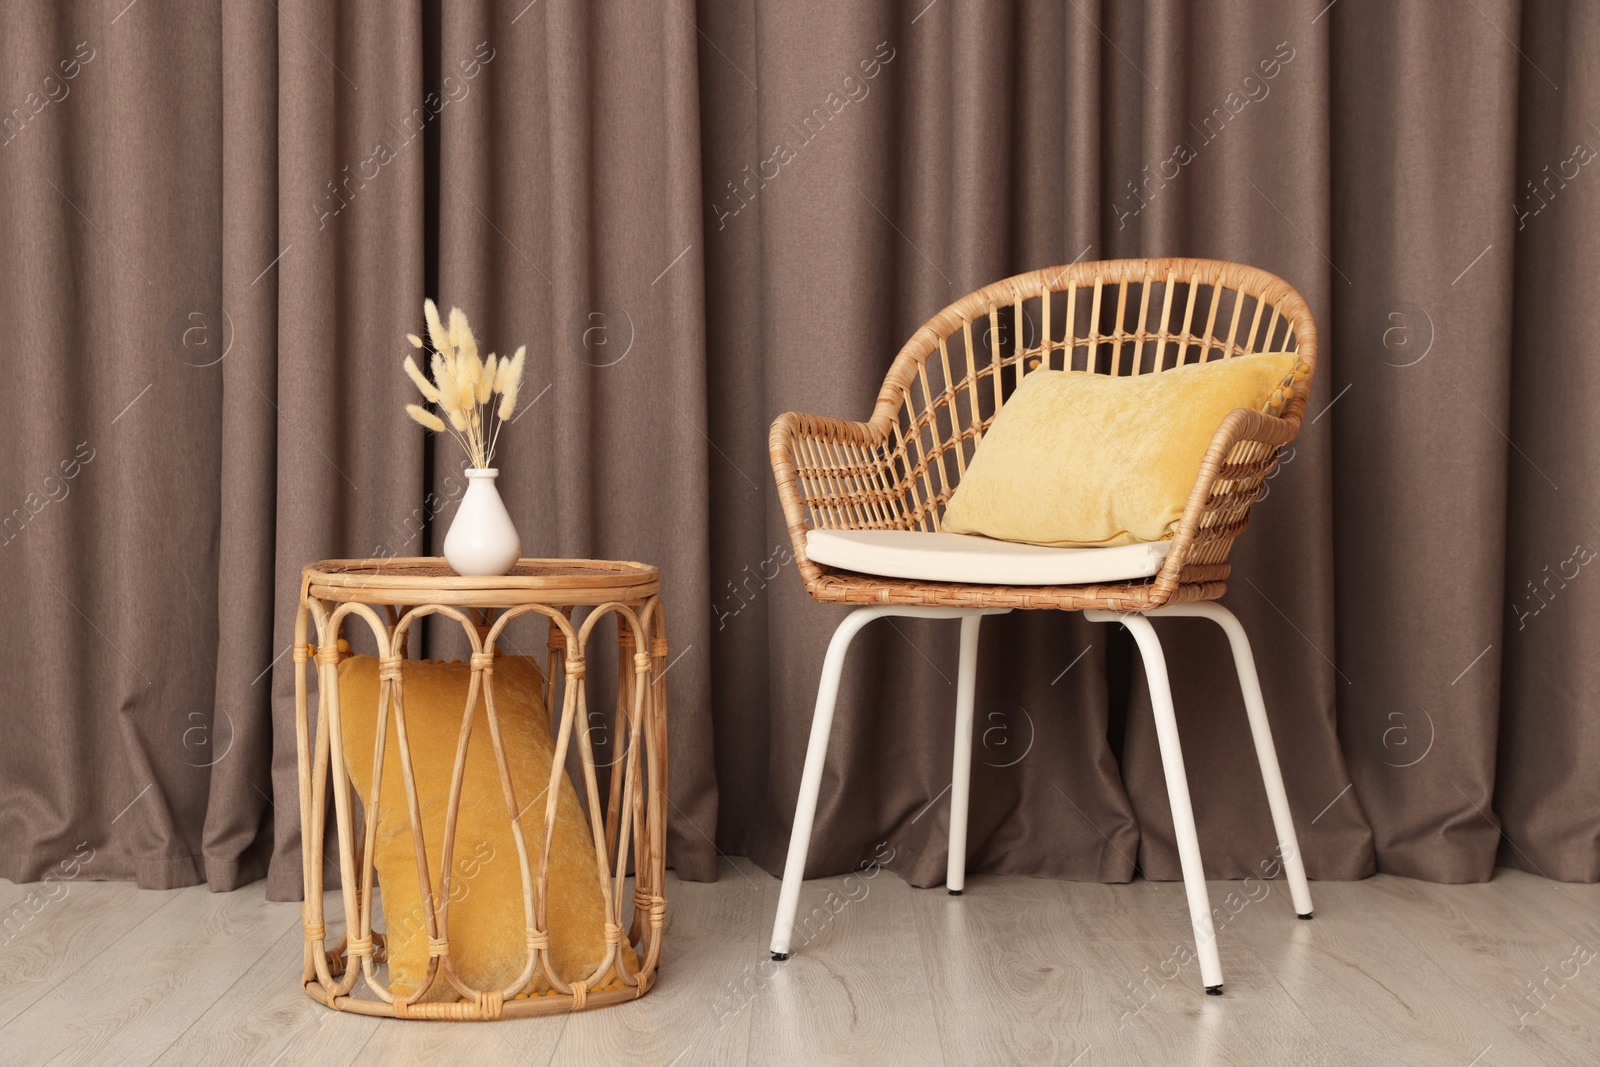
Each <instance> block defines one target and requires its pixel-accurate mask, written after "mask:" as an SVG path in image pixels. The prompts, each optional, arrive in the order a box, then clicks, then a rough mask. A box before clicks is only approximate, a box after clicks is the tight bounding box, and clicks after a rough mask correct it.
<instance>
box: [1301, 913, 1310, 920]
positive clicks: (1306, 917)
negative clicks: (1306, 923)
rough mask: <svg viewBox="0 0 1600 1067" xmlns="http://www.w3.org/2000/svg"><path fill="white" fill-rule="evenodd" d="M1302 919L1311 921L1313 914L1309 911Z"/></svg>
mask: <svg viewBox="0 0 1600 1067" xmlns="http://www.w3.org/2000/svg"><path fill="white" fill-rule="evenodd" d="M1300 918H1302V919H1310V918H1311V913H1310V912H1309V911H1308V912H1306V913H1305V914H1304V915H1302V916H1300Z"/></svg>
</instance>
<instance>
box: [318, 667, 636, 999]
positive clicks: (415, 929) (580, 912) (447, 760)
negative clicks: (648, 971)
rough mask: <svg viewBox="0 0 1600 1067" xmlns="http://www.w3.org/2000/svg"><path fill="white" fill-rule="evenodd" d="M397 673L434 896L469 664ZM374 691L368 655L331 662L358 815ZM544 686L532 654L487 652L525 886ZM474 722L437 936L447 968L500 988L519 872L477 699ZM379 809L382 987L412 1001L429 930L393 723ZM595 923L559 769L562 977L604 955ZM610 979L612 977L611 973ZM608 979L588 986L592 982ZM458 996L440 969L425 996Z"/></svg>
mask: <svg viewBox="0 0 1600 1067" xmlns="http://www.w3.org/2000/svg"><path fill="white" fill-rule="evenodd" d="M402 671H403V684H404V691H405V712H406V733H407V736H408V739H409V742H410V743H409V746H408V747H409V748H410V751H411V761H412V771H413V774H414V775H415V779H416V783H417V796H418V803H419V805H420V807H421V809H422V825H423V837H424V840H425V841H426V843H427V849H428V866H429V877H430V878H431V879H432V880H433V883H434V889H435V892H437V891H438V880H439V861H440V856H441V849H442V847H443V842H444V825H445V813H446V808H447V804H448V802H449V797H450V777H451V772H452V770H453V769H454V766H455V755H456V745H457V741H458V738H459V735H460V730H461V716H462V712H463V711H464V710H465V707H466V702H467V689H468V682H469V679H470V676H471V669H470V667H469V666H468V665H467V664H465V663H460V662H455V663H434V662H431V661H428V660H410V659H408V660H406V661H405V662H404V665H403V667H402ZM378 686H379V681H378V661H377V660H376V659H374V658H373V657H371V656H351V657H349V658H347V659H345V660H342V661H341V662H340V664H339V697H340V699H339V709H340V717H341V718H342V720H343V726H344V750H345V765H346V767H347V768H348V769H349V772H350V777H351V778H352V780H353V781H354V782H355V786H356V789H357V791H358V792H359V793H360V794H361V797H362V802H363V804H364V805H365V806H366V807H367V808H368V818H369V819H370V818H371V814H370V808H371V797H372V755H373V748H374V745H375V743H376V739H377V735H376V732H375V731H376V726H377V710H378ZM543 692H544V679H543V676H542V673H541V671H540V670H539V667H538V664H536V663H535V662H534V661H533V660H532V659H530V658H528V657H526V656H500V657H496V659H495V661H494V698H495V699H494V704H495V711H496V713H497V714H498V717H499V720H500V732H501V738H502V740H503V742H504V744H505V748H506V760H507V763H508V765H509V766H510V768H511V780H512V783H513V786H514V787H515V789H516V794H517V804H518V805H519V806H520V807H521V808H522V820H521V821H522V832H523V835H524V838H525V840H526V842H527V846H528V855H529V861H530V865H531V868H532V871H533V874H534V876H535V878H537V875H538V863H539V849H540V847H541V845H542V843H543V841H544V814H545V804H546V802H547V798H546V796H545V791H546V789H547V788H548V787H549V783H550V766H551V763H552V761H553V759H554V755H555V744H554V741H553V739H552V738H551V736H550V719H549V715H548V713H547V712H546V710H545V706H544V699H543ZM474 715H475V717H474V719H473V725H472V740H471V744H470V745H469V747H468V750H467V761H466V773H465V777H464V779H463V781H462V784H461V807H460V813H459V815H458V817H457V821H456V839H455V863H454V869H453V871H452V873H451V890H450V909H449V928H448V931H447V932H448V934H449V939H450V961H451V966H452V967H453V968H454V969H455V971H456V973H457V974H458V975H459V976H460V977H461V978H462V979H464V980H465V981H466V982H467V983H468V984H470V985H471V986H472V987H473V988H475V989H481V990H496V989H504V988H505V987H507V986H509V985H510V984H511V982H513V981H514V980H515V979H516V978H517V976H518V975H520V974H521V973H522V970H523V967H524V966H525V964H526V959H527V946H526V941H525V935H524V925H523V897H522V868H521V864H520V861H519V860H518V857H517V848H516V841H515V839H514V838H513V837H512V835H511V824H510V822H509V820H508V819H507V818H506V805H505V798H504V795H503V793H502V792H501V788H500V772H499V768H498V765H497V763H496V760H495V755H494V747H493V743H492V741H491V739H490V736H489V720H488V711H487V709H486V708H485V705H484V700H483V695H482V693H481V691H480V693H479V696H478V705H477V708H476V710H475V712H474ZM379 801H380V806H381V810H380V812H379V814H378V819H377V841H376V847H375V853H374V865H375V867H376V868H377V875H378V882H379V886H380V887H381V889H382V894H383V910H384V921H385V924H386V926H387V930H386V933H385V936H386V939H387V947H388V955H389V987H390V989H391V990H392V991H393V992H394V993H396V994H397V995H400V994H405V995H407V996H408V997H410V996H413V995H415V993H416V991H417V990H418V989H419V988H420V986H421V984H422V980H423V978H424V976H425V975H426V974H427V969H428V932H427V927H426V924H425V921H424V917H423V910H422V896H421V893H420V891H419V887H418V883H417V861H416V850H415V847H414V845H413V843H412V831H411V820H410V815H409V809H408V806H407V801H406V792H405V779H404V777H403V772H402V771H401V766H400V748H399V738H398V734H397V731H396V730H395V724H394V720H393V717H392V715H391V718H390V721H389V726H388V732H387V735H386V737H385V742H384V755H383V790H382V795H381V796H380V798H379ZM358 862H359V857H358ZM605 921H606V918H605V908H604V901H603V898H602V896H601V891H600V876H599V873H598V872H597V871H596V869H595V850H594V839H593V837H592V836H591V831H590V828H589V823H588V820H586V819H585V818H584V814H583V809H582V808H581V807H580V806H579V804H578V795H577V793H576V792H575V791H574V790H573V787H572V783H571V782H570V781H569V780H568V778H567V775H566V774H565V773H563V774H562V775H561V781H560V795H559V797H558V798H557V805H556V829H555V836H554V839H553V840H552V841H551V844H550V879H549V910H548V924H549V935H550V952H551V956H552V959H553V963H554V967H555V970H556V973H557V974H559V975H560V976H561V979H562V980H563V981H564V982H567V983H571V982H574V981H577V980H580V979H586V978H588V977H589V975H590V974H591V973H592V972H593V971H594V969H595V967H596V966H598V965H599V962H600V960H601V959H602V958H603V957H604V955H605V952H606V940H605ZM622 949H623V953H624V960H625V963H626V966H627V968H628V971H629V973H633V972H635V971H637V970H638V967H639V963H638V959H637V958H636V956H635V955H634V953H633V950H632V949H631V948H630V947H629V946H628V945H626V944H624V945H623V946H622ZM609 981H610V982H615V978H614V977H612V978H610V980H609ZM607 984H609V983H608V982H606V981H602V982H601V983H599V985H600V986H602V987H603V986H605V985H607ZM530 988H531V989H532V991H533V992H536V993H542V992H545V991H547V990H549V988H550V983H549V981H548V980H547V979H546V978H545V977H544V975H543V971H542V969H541V970H540V971H539V972H538V973H537V974H536V976H535V979H534V982H533V983H532V985H531V986H530ZM458 996H459V994H458V993H457V992H456V990H455V987H454V986H452V985H450V983H449V982H448V981H446V980H445V979H444V977H443V975H442V974H441V976H440V977H439V978H438V979H436V980H435V982H434V984H433V986H432V988H431V989H429V991H428V994H427V995H426V996H425V997H424V998H423V1000H425V1001H453V1000H456V999H458Z"/></svg>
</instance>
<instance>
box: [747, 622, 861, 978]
mask: <svg viewBox="0 0 1600 1067" xmlns="http://www.w3.org/2000/svg"><path fill="white" fill-rule="evenodd" d="M884 614H887V613H886V612H884V611H882V610H881V609H878V608H857V609H856V610H855V611H852V612H851V613H850V614H849V615H847V616H845V619H844V621H843V622H841V623H840V624H839V628H838V629H837V630H835V631H834V632H833V640H832V641H830V642H829V643H828V654H827V656H826V657H825V658H824V659H823V661H822V681H821V682H820V683H819V684H818V685H817V708H816V711H815V712H813V713H812V717H811V741H810V743H809V744H808V745H807V746H806V766H805V770H804V771H803V772H801V775H800V799H799V800H798V801H797V802H796V804H795V809H794V829H793V831H791V833H790V834H789V858H788V859H787V860H786V861H785V862H784V865H783V888H782V889H781V890H779V892H778V917H777V919H776V921H775V922H774V923H773V925H772V958H773V959H776V960H782V959H787V958H788V957H789V940H790V937H791V935H792V932H793V929H794V916H795V911H796V909H797V908H798V907H799V906H800V883H801V882H802V881H804V880H805V876H806V852H807V851H808V850H809V849H810V847H811V825H812V822H813V820H814V819H815V818H816V814H817V797H818V795H819V794H820V793H821V792H822V768H823V764H824V763H825V762H826V761H827V758H828V735H829V733H830V732H831V731H832V729H833V707H834V704H835V703H836V702H837V700H838V697H839V679H840V677H841V676H843V674H844V658H845V653H846V652H848V651H849V650H850V642H851V641H852V640H854V639H855V636H856V634H858V633H860V632H861V628H862V627H863V626H865V625H866V624H867V623H869V622H871V621H872V620H873V619H876V618H878V617H879V616H880V615H884Z"/></svg>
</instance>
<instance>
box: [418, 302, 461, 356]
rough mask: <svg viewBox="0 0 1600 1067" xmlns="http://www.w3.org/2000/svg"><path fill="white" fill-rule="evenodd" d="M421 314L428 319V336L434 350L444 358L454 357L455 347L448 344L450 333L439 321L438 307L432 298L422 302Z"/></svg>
mask: <svg viewBox="0 0 1600 1067" xmlns="http://www.w3.org/2000/svg"><path fill="white" fill-rule="evenodd" d="M422 314H423V317H424V318H426V319H427V320H428V338H429V339H430V340H431V341H433V348H434V351H436V352H438V353H439V354H440V355H442V356H444V357H445V359H453V358H455V348H454V347H453V346H452V345H451V344H450V334H449V332H448V331H446V330H445V328H444V323H442V322H440V321H439V308H438V307H437V306H436V305H435V304H434V302H433V301H432V300H424V301H423V302H422Z"/></svg>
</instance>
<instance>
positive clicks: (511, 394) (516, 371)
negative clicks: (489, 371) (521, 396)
mask: <svg viewBox="0 0 1600 1067" xmlns="http://www.w3.org/2000/svg"><path fill="white" fill-rule="evenodd" d="M527 354H528V346H527V345H519V346H518V347H517V354H516V355H514V356H512V357H511V359H510V360H509V361H508V362H504V363H502V364H501V369H500V375H499V378H500V380H499V382H497V383H496V385H497V387H498V388H499V390H500V395H501V398H502V399H501V401H500V417H501V418H502V419H509V418H510V417H511V413H512V412H513V411H515V410H517V390H518V389H520V388H521V386H522V361H523V359H524V358H526V356H527Z"/></svg>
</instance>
